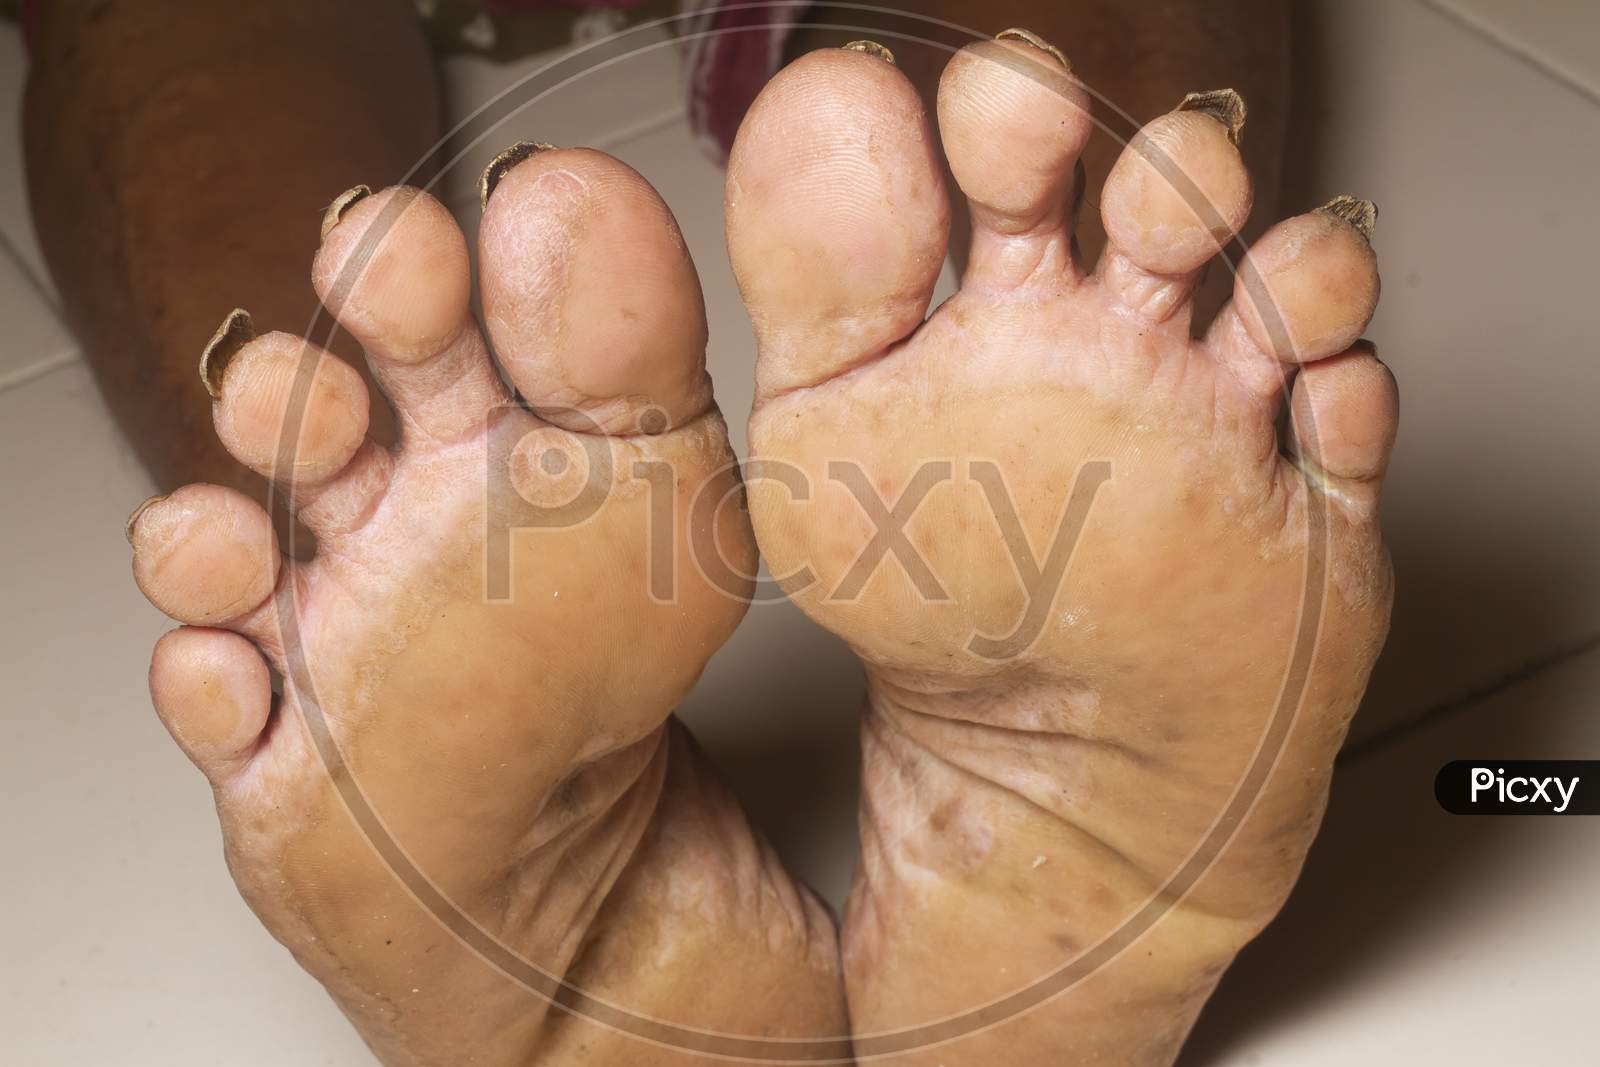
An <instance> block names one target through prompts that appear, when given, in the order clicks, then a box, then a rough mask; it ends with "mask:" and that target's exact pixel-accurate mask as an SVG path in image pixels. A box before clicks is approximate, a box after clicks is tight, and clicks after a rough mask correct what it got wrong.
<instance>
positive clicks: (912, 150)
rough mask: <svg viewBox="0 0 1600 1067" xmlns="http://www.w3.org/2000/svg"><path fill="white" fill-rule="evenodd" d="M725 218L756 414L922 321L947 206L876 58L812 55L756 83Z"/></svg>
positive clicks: (918, 132) (895, 85) (925, 139)
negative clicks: (751, 331)
mask: <svg viewBox="0 0 1600 1067" xmlns="http://www.w3.org/2000/svg"><path fill="white" fill-rule="evenodd" d="M726 208H727V220H728V222H727V225H728V252H729V256H730V258H731V259H732V261H733V270H734V274H735V276H736V277H737V278H738V281H739V288H740V291H741V292H742V293H743V295H744V300H745V304H746V305H747V307H748V308H749V310H750V317H751V319H752V321H753V323H754V325H755V330H756V340H757V347H758V351H759V357H758V361H757V366H756V395H757V398H758V403H759V402H760V400H761V399H762V398H766V397H770V396H773V395H775V394H777V393H781V392H784V391H786V390H791V389H797V388H804V387H806V386H811V385H815V384H817V383H819V382H823V381H826V380H828V379H831V378H834V377H836V376H838V375H840V374H843V373H844V372H846V371H848V370H850V369H852V368H854V367H858V366H860V365H862V364H864V363H866V362H868V361H870V360H872V359H874V358H876V357H878V356H879V355H881V354H883V353H884V352H885V351H887V350H888V348H889V346H891V345H893V344H894V343H895V342H897V341H900V340H902V339H903V338H905V337H906V336H907V335H908V334H910V333H911V332H912V331H913V330H914V329H916V328H917V326H919V325H920V324H921V323H922V320H923V318H924V317H925V316H926V314H927V311H928V302H929V300H930V299H931V298H932V296H933V288H934V285H935V283H936V282H937V281H938V278H939V272H940V270H941V269H942V268H943V265H944V258H945V251H946V244H947V242H948V239H949V233H950V203H949V198H948V195H947V193H946V191H945V187H944V179H943V176H942V175H941V174H940V164H939V161H938V157H937V155H936V149H935V147H934V136H933V131H932V130H931V129H930V128H929V125H928V120H927V115H926V113H925V111H924V109H923V106H922V100H921V97H919V96H918V94H917V91H916V89H915V88H914V87H913V86H912V84H911V82H910V81H909V80H907V78H906V77H905V75H904V74H902V73H901V72H900V71H899V70H898V69H897V68H896V67H895V66H894V65H893V64H892V63H890V62H888V61H887V60H886V59H884V58H882V55H881V52H878V51H873V50H870V49H848V48H834V49H824V50H822V51H818V52H812V53H810V54H808V55H806V56H803V57H802V58H800V59H798V60H796V61H795V62H793V63H791V64H790V65H789V66H787V67H785V68H784V69H783V70H782V71H780V72H779V73H778V75H777V76H776V77H775V78H773V79H772V81H771V82H769V83H768V84H767V87H766V88H765V89H764V90H762V93H761V95H760V96H759V97H758V98H757V99H756V102H755V103H754V104H753V105H752V106H751V108H750V111H749V113H748V114H747V115H746V116H745V119H744V124H743V125H742V126H741V127H740V129H739V136H738V138H737V139H736V141H735V142H734V146H733V152H732V154H731V156H730V158H729V161H728V183H727V193H726Z"/></svg>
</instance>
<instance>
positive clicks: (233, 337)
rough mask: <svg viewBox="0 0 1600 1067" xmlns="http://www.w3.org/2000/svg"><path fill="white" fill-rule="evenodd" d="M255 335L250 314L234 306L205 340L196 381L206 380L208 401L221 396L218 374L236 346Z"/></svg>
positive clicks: (234, 351) (235, 352) (220, 375)
mask: <svg viewBox="0 0 1600 1067" xmlns="http://www.w3.org/2000/svg"><path fill="white" fill-rule="evenodd" d="M255 336H256V328H255V323H253V322H251V321H250V313H249V312H248V311H246V310H245V309H244V308H234V309H233V310H232V311H230V312H228V317H227V318H225V319H223V320H222V325H221V326H218V327H217V332H216V333H214V334H212V335H211V340H209V341H207V342H206V347H205V351H203V352H201V353H200V380H201V381H203V382H205V383H206V392H208V393H210V394H211V399H212V400H221V399H222V376H223V374H224V373H226V371H227V369H228V363H229V361H231V360H232V359H233V357H234V356H235V355H237V354H238V352H239V349H241V348H243V347H244V346H245V345H247V344H249V343H250V342H251V341H253V340H255Z"/></svg>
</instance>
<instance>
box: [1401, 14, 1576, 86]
mask: <svg viewBox="0 0 1600 1067" xmlns="http://www.w3.org/2000/svg"><path fill="white" fill-rule="evenodd" d="M1417 3H1419V4H1421V5H1422V6H1423V7H1425V8H1427V9H1428V10H1430V11H1432V12H1433V13H1434V14H1436V15H1438V16H1440V17H1441V18H1443V19H1445V20H1446V21H1448V22H1453V23H1455V24H1456V25H1457V26H1459V27H1460V28H1461V29H1464V30H1466V31H1467V32H1468V33H1471V34H1472V35H1474V36H1475V37H1479V38H1481V39H1482V40H1484V41H1487V42H1489V43H1490V44H1493V45H1495V46H1496V47H1498V48H1499V49H1500V50H1501V51H1503V52H1505V53H1506V54H1508V55H1510V56H1512V57H1514V58H1516V59H1518V60H1521V61H1522V63H1524V64H1525V65H1527V66H1529V67H1532V68H1533V69H1534V70H1536V71H1538V72H1539V73H1540V74H1543V75H1544V76H1545V77H1547V78H1549V79H1550V80H1552V81H1555V82H1559V83H1560V84H1561V85H1564V86H1566V87H1567V88H1568V89H1570V90H1572V91H1573V92H1575V93H1577V94H1578V95H1579V96H1581V97H1583V98H1584V99H1585V100H1587V101H1589V102H1590V103H1591V104H1600V89H1597V88H1595V87H1594V86H1592V85H1590V84H1589V83H1588V82H1586V81H1584V80H1583V78H1581V77H1580V76H1578V75H1576V74H1574V73H1572V72H1571V71H1570V70H1567V69H1566V68H1565V67H1563V66H1561V65H1560V64H1558V63H1555V62H1553V61H1551V60H1549V59H1546V58H1545V57H1544V56H1542V55H1540V54H1539V52H1538V51H1537V50H1536V49H1534V48H1533V47H1532V46H1530V45H1526V44H1523V43H1522V42H1520V41H1517V40H1514V39H1512V38H1510V37H1507V36H1505V35H1504V34H1503V33H1502V32H1501V31H1500V30H1499V29H1497V28H1496V27H1495V26H1494V25H1493V24H1491V23H1489V22H1487V21H1485V20H1484V19H1483V18H1482V17H1480V16H1478V15H1474V14H1472V13H1470V12H1467V11H1463V10H1461V9H1460V8H1458V7H1456V6H1455V5H1454V4H1452V3H1450V2H1449V0H1417Z"/></svg>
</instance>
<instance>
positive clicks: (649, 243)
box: [129, 146, 845, 1064]
mask: <svg viewBox="0 0 1600 1067" xmlns="http://www.w3.org/2000/svg"><path fill="white" fill-rule="evenodd" d="M484 189H485V214H484V219H483V225H482V228H481V236H480V246H479V268H480V278H481V286H482V298H483V308H484V313H485V318H486V320H487V324H488V337H487V339H486V337H485V335H484V334H483V333H482V332H480V330H479V328H478V326H477V324H476V323H475V322H474V320H473V318H472V317H471V315H470V314H469V310H468V297H469V253H468V249H467V245H466V242H465V240H464V238H463V237H462V234H461V231H460V230H459V228H458V227H457V226H456V223H455V222H454V220H453V219H452V218H451V217H450V215H449V214H448V213H447V212H446V211H445V209H444V208H443V207H442V206H441V205H440V204H439V203H438V202H437V201H436V200H434V199H433V198H432V197H430V196H428V195H427V194H426V193H423V192H421V191H418V190H415V189H409V188H403V187H396V188H391V189H386V190H383V191H380V192H377V193H371V192H370V191H368V190H367V189H365V188H363V187H358V188H357V189H354V190H351V191H350V192H349V193H347V194H345V195H344V196H341V197H340V198H338V199H337V200H336V201H335V202H334V204H333V205H332V206H331V207H330V209H329V212H328V215H327V218H326V220H325V223H324V236H323V243H322V247H321V249H320V251H319V253H318V255H317V258H316V261H315V265H314V271H313V282H314V284H315V287H316V290H317V292H318V295H319V296H320V298H321V299H322V301H323V303H324V305H325V306H326V307H327V308H328V310H329V311H330V312H331V313H332V314H333V316H334V317H335V318H336V319H337V321H338V323H339V324H340V325H341V326H342V327H343V328H344V329H345V330H347V331H349V332H350V333H351V334H353V335H354V336H355V338H356V339H357V340H359V341H360V343H361V344H362V345H363V346H364V348H365V350H366V352H367V355H368V360H369V363H370V365H371V367H372V371H373V375H374V378H375V380H376V381H377V382H378V383H379V384H380V386H381V388H382V390H383V392H384V393H385V394H386V396H387V398H388V399H389V401H390V403H391V404H392V405H393V407H394V410H395V414H396V420H397V424H398V425H399V427H400V433H399V437H400V440H399V443H398V445H397V446H396V447H395V448H393V449H388V448H383V447H379V446H378V445H377V444H375V443H374V442H373V441H371V440H370V439H368V438H367V436H366V429H367V425H366V419H367V410H368V397H367V394H366V387H365V385H364V383H363V381H362V379H361V377H360V376H359V375H358V374H357V373H356V372H355V370H354V369H353V368H351V367H350V366H349V365H347V364H344V363H342V362H340V361H339V360H338V359H336V358H334V357H332V356H330V355H328V354H327V353H326V352H325V351H323V350H321V349H319V348H317V347H316V346H315V345H312V344H311V343H309V342H307V341H305V340H303V339H301V338H299V337H295V336H292V335H289V334H283V333H267V334H263V335H261V336H256V335H255V334H254V328H253V325H252V323H251V322H250V320H249V317H248V315H246V314H244V313H243V312H236V313H235V314H234V315H232V316H230V317H229V319H228V321H227V322H225V323H224V325H223V327H222V328H221V329H219V331H218V333H217V336H216V337H215V338H214V339H213V341H212V343H211V345H210V346H208V348H207V349H206V352H205V355H204V358H203V360H202V374H203V375H204V377H205V380H206V384H207V386H208V388H209V389H210V391H211V393H212V396H213V397H214V405H213V415H214V421H215V424H216V429H217V433H218V435H219V436H220V438H221V440H222V442H223V443H224V444H225V445H226V447H227V449H228V451H229V452H230V453H231V454H232V455H233V456H234V457H235V458H236V459H238V461H239V462H241V463H242V464H244V465H245V466H247V467H249V468H251V469H253V470H255V471H257V472H259V473H261V474H263V475H266V476H267V477H268V478H270V479H272V480H273V482H274V484H275V485H276V488H277V491H278V492H280V493H282V494H284V496H285V497H286V498H287V499H288V500H289V502H290V504H291V506H292V507H293V509H294V510H295V512H296V513H297V514H298V516H299V517H300V519H301V520H302V521H303V522H304V524H305V526H306V527H308V528H309V529H310V530H311V531H312V532H313V533H314V534H315V537H316V539H317V543H316V554H315V556H314V558H312V559H310V560H308V561H304V562H300V561H290V560H286V559H285V558H284V557H283V555H282V554H281V553H280V549H279V545H278V544H277V541H276V539H275V536H274V533H273V530H272V526H271V524H270V522H269V521H268V518H267V515H266V513H265V512H264V511H263V510H262V508H261V507H260V506H258V504H257V503H256V502H255V501H253V500H250V499H248V498H246V497H245V496H243V495H241V494H239V493H237V492H235V491H233V490H231V489H225V488H221V487H217V486H210V485H190V486H186V487H184V488H182V489H179V490H177V491H176V492H174V493H172V494H170V495H168V496H166V497H164V498H160V499H157V500H155V501H152V502H149V503H148V504H146V505H145V506H144V507H142V508H141V509H140V510H139V512H138V513H137V514H136V515H135V516H134V518H133V519H132V520H131V521H130V523H129V536H130V540H131V541H132V542H133V549H134V556H133V568H134V574H135V577H136V579H137V581H138V584H139V586H140V588H141V589H142V590H143V591H144V592H145V594H146V595H147V596H148V597H149V598H150V600H151V601H152V602H153V603H154V604H155V605H156V606H157V607H159V608H160V609H161V610H163V611H164V612H166V613H167V614H168V615H170V616H172V617H173V618H174V619H176V620H178V621H179V622H181V623H183V624H185V625H184V626H183V627H182V628H181V629H178V630H175V631H173V632H172V633H170V634H168V635H167V636H166V637H164V638H163V639H162V640H161V641H160V643H159V644H158V645H157V647H156V650H155V655H154V659H153V662H152V666H151V671H150V685H151V690H152V693H153V696H154V701H155V705H156V708H157V710H158V712H159V714H160V716H161V718H162V720H163V721H164V722H165V724H166V725H167V727H168V728H169V729H170V730H171V732H172V735H173V736H174V738H175V739H176V740H177V741H178V743H179V745H181V746H182V748H183V749H184V751H185V752H186V753H187V754H188V755H189V756H190V757H191V758H192V759H193V761H194V762H195V764H196V765H197V766H198V767H199V768H200V770H202V771H203V772H204V773H205V775H206V777H207V778H208V779H209V781H210V783H211V786H212V788H213V791H214V793H215V798H216V805H217V810H218V813H219V815H220V817H221V821H222V828H223V836H224V841H225V845H226V854H227V859H228V863H229V866H230V868H231V870H232V873H233V875H234V878H235V881H236V882H237V883H238V885H239V888H240V889H241V891H242V892H243V894H244V896H245V898H246V900H247V901H248V902H249V903H250V905H251V906H252V908H254V910H255V911H256V913H257V914H258V915H259V916H260V917H261V919H262V920H263V922H264V923H265V924H266V926H267V927H268V929H269V930H270V931H271V932H272V933H273V934H274V935H275V936H276V937H277V938H278V939H279V940H280V941H282V942H283V943H284V944H285V945H286V946H287V947H288V948H289V949H290V950H291V951H292V952H293V953H294V955H295V957H296V958H297V959H298V960H299V961H300V962H301V963H302V964H303V965H304V966H305V968H306V969H307V970H308V971H310V972H311V973H312V974H313V975H314V976H316V977H317V978H318V979H319V980H320V981H322V982H323V983H324V984H325V985H326V987H327V988H328V989H329V991H330V992H331V993H332V995H333V996H334V997H335V999H336V1000H337V1001H338V1003H339V1004H340V1006H341V1007H342V1008H343V1009H344V1011H345V1012H346V1013H347V1014H348V1015H349V1017H350V1018H351V1019H352V1021H353V1022H354V1023H355V1024H356V1025H357V1027H358V1028H359V1029H360V1031H361V1032H362V1034H363V1036H364V1037H365V1038H366V1039H367V1041H368V1042H369V1044H370V1045H371V1046H372V1047H373V1049H374V1050H375V1051H376V1052H377V1053H378V1055H379V1056H380V1058H381V1059H382V1060H383V1061H384V1062H386V1063H389V1064H422V1063H443V1062H452V1063H459V1062H468V1061H470V1062H473V1063H484V1064H529V1063H560V1064H591V1063H594V1064H600V1063H615V1062H619V1061H621V1060H623V1059H625V1060H626V1061H627V1062H634V1063H662V1064H686V1063H702V1062H708V1061H707V1060H705V1059H704V1058H703V1057H701V1056H698V1055H693V1054H690V1053H687V1052H683V1051H680V1050H674V1049H672V1048H671V1047H668V1046H663V1045H660V1044H654V1045H652V1044H642V1043H640V1042H639V1041H637V1040H635V1039H634V1038H633V1037H630V1036H629V1035H628V1034H626V1033H623V1032H619V1031H618V1030H617V1029H616V1028H615V1019H616V1017H617V1016H616V1013H615V1011H613V1012H612V1014H611V1015H609V1016H608V1019H611V1020H612V1021H613V1026H612V1028H609V1029H608V1028H602V1027H599V1026H597V1025H596V1024H595V1023H594V1022H593V1021H591V1020H590V1019H587V1018H584V1017H583V1015H582V1013H581V1012H579V1013H574V1012H571V1011H557V1010H553V1009H552V1008H551V1007H550V1004H549V1002H548V1001H547V1000H546V999H544V998H543V997H541V996H540V995H539V994H537V993H536V992H534V991H531V990H530V989H529V988H528V986H527V984H525V983H520V982H519V981H516V980H513V978H512V977H511V976H510V975H508V973H507V972H506V968H505V967H503V966H499V965H492V964H491V962H490V959H489V957H488V956H486V955H483V954H480V953H479V952H477V951H475V950H474V949H471V948H469V947H468V945H467V944H466V942H465V941H464V940H463V939H462V937H461V936H459V935H460V934H461V933H462V931H463V930H464V929H467V928H468V927H470V928H471V929H473V930H476V931H478V932H479V934H481V935H482V936H483V937H487V938H490V939H492V941H493V942H494V943H495V944H496V945H498V946H500V947H501V948H503V949H504V950H505V952H506V953H508V954H509V957H510V958H513V959H515V960H516V961H519V963H521V964H525V965H526V966H527V967H528V968H531V969H532V970H533V971H535V972H542V974H543V975H545V976H548V979H549V980H550V981H551V982H555V981H565V982H566V983H569V985H570V986H571V987H572V989H576V990H581V991H582V993H583V994H586V995H587V996H588V997H589V998H592V999H591V1001H589V1002H590V1003H602V1004H608V1005H612V1006H613V1007H614V1008H615V1009H620V1011H621V1012H623V1013H624V1014H626V1013H630V1012H631V1013H632V1014H633V1016H634V1017H636V1018H639V1019H647V1020H654V1021H655V1023H658V1024H668V1025H676V1026H680V1027H687V1028H701V1029H709V1030H715V1031H720V1032H725V1033H732V1034H759V1035H766V1036H806V1037H824V1036H828V1035H836V1034H840V1033H842V1032H844V1030H845V1023H844V1014H843V994H842V987H841V984H840V980H839V975H838V962H837V958H836V951H835V941H836V939H835V935H834V932H833V927H832V922H831V920H830V919H829V918H828V916H827V915H826V914H825V912H824V911H823V909H822V908H821V907H820V906H819V905H818V904H817V902H816V901H815V900H813V899H812V898H811V897H810V896H809V895H808V894H807V893H806V891H804V890H803V889H800V888H799V887H797V886H796V885H795V884H794V883H792V882H791V881H790V880H789V878H788V876H787V875H786V874H785V873H784V872H783V871H782V869H781V867H780V866H779V864H778V863H777V861H776V859H775V858H774V856H773V855H772V853H771V851H770V850H769V849H768V848H767V846H766V845H765V844H763V843H762V842H761V841H760V840H759V839H758V838H757V837H756V836H755V835H754V834H753V833H752V832H751V831H750V829H749V827H748V826H747V825H746V823H745V821H744V818H743V816H742V815H741V813H740V812H739V810H738V808H737V806H736V804H735V803H734V802H733V800H732V799H731V797H730V796H729V794H728V793H727V792H726V791H725V790H724V789H723V788H722V787H721V786H720V785H718V784H717V782H716V779H715V778H714V776H713V775H712V774H711V773H710V772H709V771H708V770H707V768H706V766H705V765H704V763H703V761H702V760H700V758H699V757H698V756H697V754H696V752H695V750H694V748H693V745H692V743H691V742H690V741H689V740H688V738H687V736H686V735H685V734H684V732H683V731H682V729H681V728H680V727H678V726H677V725H676V724H675V723H674V722H673V721H672V720H671V719H670V716H671V714H672V711H673V709H674V708H675V707H676V705H677V704H678V702H679V701H680V700H681V699H682V697H683V696H684V695H685V694H686V693H687V692H688V690H689V688H690V687H691V685H692V684H693V683H694V681H695V679H696V677H697V676H698V675H699V673H700V671H701V669H702V668H703V667H704V665H705V662H706V660H707V659H708V657H709V656H710V655H711V653H712V652H714V651H715V650H716V649H717V647H718V646H720V645H721V644H722V643H723V641H724V640H725V639H726V638H727V636H728V635H729V634H730V633H731V632H732V630H733V628H734V626H735V625H737V623H738V621H739V619H740V618H741V617H742V616H743V614H744V611H745V607H746V599H747V596H748V592H749V588H750V586H749V583H750V579H749V577H748V575H750V574H752V573H753V571H754V547H753V543H752V540H751V535H750V530H749V527H748V523H747V520H746V519H745V518H744V516H743V513H742V511H741V510H740V509H739V507H738V506H737V501H738V480H737V475H736V474H735V473H734V472H733V469H732V467H731V461H732V455H731V453H730V451H729V448H728V443H727V438H726V435H725V427H724V424H723V421H722V418H721V416H720V415H719V413H718V412H717V410H716V407H715V405H714V404H713V402H712V393H711V383H710V380H709V378H708V377H707V375H706V373H705V367H704V347H705V342H706V333H705V329H706V327H705V317H704V309H703V306H702V302H701V296H700V289H699V283H698V280H697V278H696V275H695V272H694V267H693V265H692V263H691V262H690V260H689V256H688V253H687V250H686V249H685V247H684V244H683V241H682V238H681V236H680V235H679V233H678V229H677V226H676V224H675V223H674V221H673V219H672V217H671V214H670V213H669V212H668V210H667V208H666V206H665V205H664V204H663V203H662V201H661V200H660V198H659V197H658V196H657V195H656V193H655V192H654V190H653V189H651V187H650V186H649V184H648V183H647V182H645V181H644V179H642V178H641V177H640V176H639V175H637V174H636V173H634V172H633V171H632V170H630V169H628V168H627V167H626V166H624V165H622V164H620V163H618V162H617V161H616V160H614V159H611V158H610V157H607V156H605V155H602V154H600V153H596V152H589V151H580V150H539V151H536V150H535V149H534V147H533V146H518V148H516V149H514V150H512V151H511V152H508V153H507V154H506V155H504V156H502V157H501V158H500V159H499V160H497V161H496V163H495V165H494V166H492V167H491V168H490V170H489V172H488V173H487V174H486V175H485V187H484ZM488 341H492V343H493V346H494V349H495V353H496V355H497V356H498V359H499V361H500V364H501V365H502V366H503V367H504V368H505V371H506V375H507V376H508V377H509V379H510V383H511V384H510V385H508V384H507V383H506V382H505V381H503V380H502V377H501V375H500V373H499V372H498V371H497V369H496V366H495V363H494V362H493V361H492V360H491V356H490V351H489V346H488ZM513 386H514V387H515V390H516V392H515V393H514V392H513V389H512V387H513ZM706 501H711V502H712V505H714V506H710V507H709V508H708V506H707V505H706V504H705V502H706ZM696 509H698V510H696ZM707 561H710V562H711V564H714V565H707ZM275 679H276V680H277V682H278V684H277V685H276V686H275V684H274V683H275ZM330 771H332V772H333V773H330ZM396 857H399V859H397V858H396ZM404 867H409V869H410V875H409V876H406V875H405V874H404V872H403V871H402V870H401V868H404ZM423 885H425V886H426V887H429V888H427V889H425V890H421V891H419V890H418V886H423ZM424 901H427V903H424ZM441 901H443V902H444V903H443V904H441V903H440V902H441ZM752 983H755V984H756V985H758V986H760V987H762V988H782V989H784V990H785V996H784V997H783V998H782V999H781V1001H779V1000H775V999H773V998H759V997H751V996H750V995H749V989H750V988H751V984H752ZM572 989H569V990H567V993H571V992H572ZM547 991H549V990H548V989H547ZM563 996H566V994H563ZM580 999H581V998H580ZM577 1002H578V1001H575V1000H572V999H568V1000H566V1003H568V1004H571V1003H577ZM624 1029H626V1027H624Z"/></svg>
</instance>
